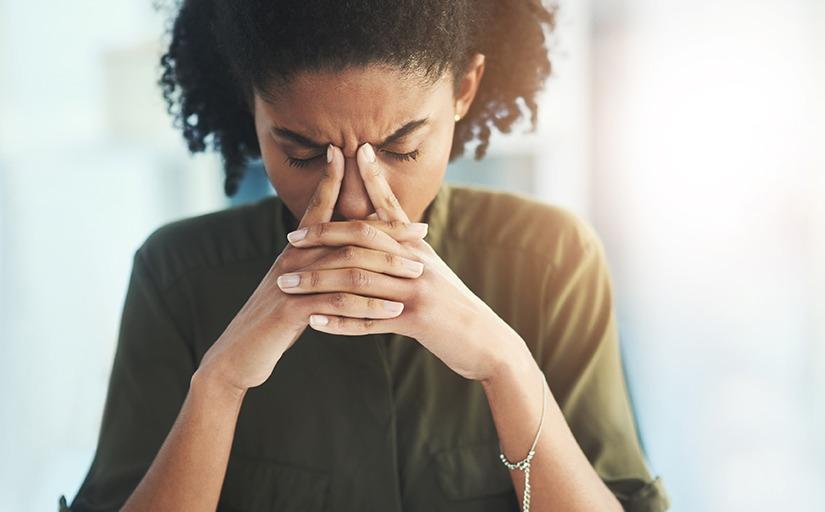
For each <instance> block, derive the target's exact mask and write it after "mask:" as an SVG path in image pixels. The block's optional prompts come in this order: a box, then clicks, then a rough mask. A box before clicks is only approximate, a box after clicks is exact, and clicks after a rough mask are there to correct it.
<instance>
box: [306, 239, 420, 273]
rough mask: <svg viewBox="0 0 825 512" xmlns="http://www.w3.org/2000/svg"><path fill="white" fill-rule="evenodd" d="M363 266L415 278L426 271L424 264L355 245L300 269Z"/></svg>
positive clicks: (366, 268)
mask: <svg viewBox="0 0 825 512" xmlns="http://www.w3.org/2000/svg"><path fill="white" fill-rule="evenodd" d="M353 267H357V268H363V269H365V270H371V271H373V272H380V273H382V274H387V275H391V276H396V277H407V278H414V277H418V276H420V275H421V273H422V272H423V271H424V264H423V263H421V262H420V261H415V260H412V259H409V258H404V257H402V256H398V255H397V254H392V253H389V252H382V251H375V250H373V249H365V248H363V247H358V246H355V245H345V246H343V247H340V248H337V249H335V250H333V251H329V250H327V254H326V255H324V256H322V257H320V258H318V259H317V260H316V261H314V262H312V263H311V264H310V265H307V266H306V267H298V270H300V271H302V272H306V271H309V270H333V269H340V268H353Z"/></svg>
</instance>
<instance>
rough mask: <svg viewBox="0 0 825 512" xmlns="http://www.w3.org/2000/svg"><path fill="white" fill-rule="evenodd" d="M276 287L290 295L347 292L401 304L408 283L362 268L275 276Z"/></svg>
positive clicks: (308, 271)
mask: <svg viewBox="0 0 825 512" xmlns="http://www.w3.org/2000/svg"><path fill="white" fill-rule="evenodd" d="M277 282H278V287H279V288H280V289H281V290H282V291H284V292H285V293H289V294H305V293H325V292H350V293H357V294H359V295H360V294H364V293H369V295H370V296H371V297H377V298H380V299H388V300H395V301H399V300H403V298H404V297H406V296H408V294H407V293H406V291H407V290H409V286H410V284H409V283H410V282H411V281H410V280H408V279H400V278H397V277H393V276H388V275H386V274H379V273H377V272H373V271H371V270H364V269H362V268H357V267H352V268H338V269H331V270H307V271H299V272H289V273H287V274H282V275H280V276H278V280H277Z"/></svg>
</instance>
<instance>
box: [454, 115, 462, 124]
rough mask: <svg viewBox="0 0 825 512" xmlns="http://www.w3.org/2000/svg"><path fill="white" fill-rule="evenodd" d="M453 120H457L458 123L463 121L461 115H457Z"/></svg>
mask: <svg viewBox="0 0 825 512" xmlns="http://www.w3.org/2000/svg"><path fill="white" fill-rule="evenodd" d="M453 119H455V120H456V122H458V121H461V116H460V115H458V114H456V115H455V116H454V117H453Z"/></svg>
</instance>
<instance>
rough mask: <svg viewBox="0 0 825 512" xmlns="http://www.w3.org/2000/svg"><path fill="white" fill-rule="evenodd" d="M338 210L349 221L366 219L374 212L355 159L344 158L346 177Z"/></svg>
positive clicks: (339, 196)
mask: <svg viewBox="0 0 825 512" xmlns="http://www.w3.org/2000/svg"><path fill="white" fill-rule="evenodd" d="M336 210H337V212H338V214H339V215H341V216H343V217H346V218H348V219H364V218H366V217H367V216H368V215H369V214H370V213H372V212H373V208H372V201H370V197H369V194H368V193H367V189H366V186H365V185H364V180H363V179H361V174H360V172H359V171H358V162H357V161H356V159H355V158H354V157H347V156H345V158H344V177H343V179H342V181H341V190H340V191H339V193H338V202H337V204H336Z"/></svg>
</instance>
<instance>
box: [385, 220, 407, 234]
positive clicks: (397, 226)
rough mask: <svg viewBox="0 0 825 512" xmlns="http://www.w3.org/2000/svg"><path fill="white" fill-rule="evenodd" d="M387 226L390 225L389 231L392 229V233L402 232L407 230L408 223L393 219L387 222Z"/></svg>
mask: <svg viewBox="0 0 825 512" xmlns="http://www.w3.org/2000/svg"><path fill="white" fill-rule="evenodd" d="M389 225H390V229H392V230H393V231H404V230H406V229H407V226H408V225H409V223H408V222H404V221H403V220H400V219H393V220H391V221H389Z"/></svg>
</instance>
